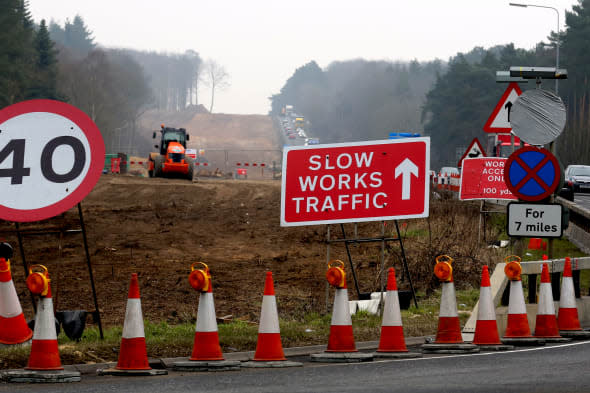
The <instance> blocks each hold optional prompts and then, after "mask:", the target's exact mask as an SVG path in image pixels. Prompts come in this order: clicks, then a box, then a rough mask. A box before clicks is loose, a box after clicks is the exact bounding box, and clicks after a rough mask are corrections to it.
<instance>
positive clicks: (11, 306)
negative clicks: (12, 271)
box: [0, 280, 23, 318]
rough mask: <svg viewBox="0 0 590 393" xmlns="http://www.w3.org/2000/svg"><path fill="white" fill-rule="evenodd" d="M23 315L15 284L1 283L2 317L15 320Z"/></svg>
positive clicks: (0, 312)
mask: <svg viewBox="0 0 590 393" xmlns="http://www.w3.org/2000/svg"><path fill="white" fill-rule="evenodd" d="M22 313H23V310H22V308H21V305H20V301H19V300H18V295H17V294H16V289H15V288H14V282H13V281H12V280H10V281H8V282H0V317H4V318H14V317H16V316H18V315H20V314H22Z"/></svg>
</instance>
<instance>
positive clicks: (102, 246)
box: [1, 175, 498, 326]
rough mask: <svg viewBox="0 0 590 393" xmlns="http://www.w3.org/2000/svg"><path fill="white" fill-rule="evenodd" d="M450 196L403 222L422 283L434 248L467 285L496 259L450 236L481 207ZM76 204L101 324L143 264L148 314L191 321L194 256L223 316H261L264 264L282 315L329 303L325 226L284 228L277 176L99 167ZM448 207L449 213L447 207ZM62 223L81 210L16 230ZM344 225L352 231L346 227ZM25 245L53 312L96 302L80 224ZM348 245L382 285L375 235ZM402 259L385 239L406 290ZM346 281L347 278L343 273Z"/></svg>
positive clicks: (116, 312)
mask: <svg viewBox="0 0 590 393" xmlns="http://www.w3.org/2000/svg"><path fill="white" fill-rule="evenodd" d="M456 204H457V202H455V201H450V200H449V201H441V202H438V203H435V204H434V205H433V212H435V214H433V215H432V219H430V220H427V219H421V220H412V221H408V222H400V228H401V230H402V234H403V235H405V244H404V245H405V248H406V254H407V257H408V261H409V265H410V272H411V274H412V278H413V280H414V283H415V285H416V287H417V289H419V290H421V291H423V292H424V291H427V290H428V289H429V288H432V287H433V285H434V284H435V283H434V280H433V278H432V270H431V267H432V265H433V259H432V258H433V256H436V255H438V254H441V253H448V254H451V255H454V256H455V257H456V258H457V259H458V260H459V261H465V258H468V261H469V263H461V262H459V263H458V264H457V269H456V271H455V277H456V278H455V280H456V281H457V282H458V283H459V285H460V286H461V285H463V286H464V285H471V284H472V283H473V284H475V283H476V282H477V276H478V272H479V271H481V270H480V268H481V265H482V264H484V263H491V264H493V263H495V261H496V260H498V258H497V257H494V254H495V252H493V251H490V250H486V249H485V248H483V249H481V250H480V249H479V248H476V247H475V246H474V245H473V244H472V242H471V241H470V240H465V239H461V240H462V242H460V241H459V239H457V236H461V234H462V235H463V236H466V233H467V232H471V233H477V229H476V225H473V224H471V223H470V222H476V223H477V220H476V219H475V220H473V218H474V215H475V218H476V217H477V216H476V214H477V209H476V208H474V209H473V210H469V209H460V208H458V206H455V207H454V208H453V206H454V205H456ZM82 206H83V214H84V219H85V225H86V230H87V231H88V242H89V251H90V258H91V262H92V267H93V272H94V278H95V283H96V290H97V293H98V302H99V305H100V311H101V317H102V320H103V323H104V324H105V326H113V325H121V324H122V322H123V319H124V314H125V304H126V300H127V288H128V285H129V279H130V275H131V273H133V272H137V273H138V274H139V279H140V286H141V294H142V305H143V310H144V316H145V318H146V319H148V320H150V321H155V322H157V321H167V322H169V323H175V322H185V321H189V320H194V318H195V317H196V307H197V293H195V292H194V291H193V290H192V288H191V287H190V286H189V284H188V280H187V277H188V274H189V271H190V265H191V264H192V263H193V262H196V261H202V262H205V263H206V264H208V265H209V267H210V269H211V273H212V276H213V284H214V291H215V307H216V311H217V314H218V315H219V316H223V315H232V316H233V318H239V319H243V320H248V321H257V320H258V316H259V312H260V303H261V297H262V291H263V287H264V277H265V272H266V271H267V270H271V271H272V272H273V275H274V279H275V287H276V292H277V297H278V299H279V305H280V309H279V314H280V315H281V317H283V318H285V319H300V318H303V317H304V315H305V314H306V313H309V312H323V311H324V310H325V290H326V284H325V271H326V244H325V239H326V227H325V226H305V227H290V228H284V227H280V225H279V212H280V182H279V181H270V180H268V181H266V180H264V181H255V180H233V179H227V180H226V179H205V180H201V179H199V180H197V181H195V182H189V181H187V180H183V179H163V178H151V179H150V178H143V177H133V176H118V175H103V176H102V178H101V179H100V180H99V182H98V184H97V185H96V187H95V188H94V190H93V191H92V192H91V193H90V194H89V195H88V197H87V198H86V199H85V200H84V201H83V203H82ZM445 211H446V212H447V213H448V214H452V215H453V217H449V216H448V215H447V216H445V215H444V214H445ZM437 212H438V213H437ZM431 214H432V213H431ZM453 222H454V223H456V224H457V225H461V226H463V227H464V229H463V230H461V231H458V233H459V234H455V235H453V234H451V233H450V231H449V227H448V225H451V227H450V228H453ZM429 226H430V228H431V231H432V234H431V236H430V237H429V236H428V227H429ZM60 228H61V229H76V228H80V225H79V220H78V212H77V209H71V210H69V211H68V212H66V213H65V214H63V215H61V216H59V217H56V218H53V219H50V220H47V221H45V222H37V223H30V224H21V230H23V231H36V232H39V231H41V232H43V231H47V230H56V229H57V230H59V229H60ZM1 229H3V230H5V231H7V230H8V231H9V230H11V229H12V230H13V229H14V224H11V223H7V222H4V223H2V226H1ZM346 230H347V232H348V235H352V230H353V228H352V225H347V226H346ZM386 230H387V234H388V235H391V234H393V233H392V230H394V226H393V225H392V222H388V223H387V224H386ZM339 232H340V227H339V226H332V236H341V234H340V233H339ZM447 232H449V233H447ZM379 233H380V224H379V223H366V224H363V225H360V226H359V235H362V236H377V235H379ZM4 237H5V239H6V240H7V241H9V242H10V243H11V244H13V245H14V247H15V256H14V258H13V261H12V270H13V276H14V281H15V284H16V288H17V291H18V294H19V297H20V299H21V301H22V303H23V306H24V309H25V314H26V315H27V316H28V317H32V315H33V310H32V308H31V301H30V297H29V294H28V291H27V289H26V286H25V280H24V271H23V267H22V260H21V257H20V253H19V252H18V247H17V239H16V236H15V234H13V233H6V232H5V233H4ZM471 237H472V238H473V236H471ZM429 242H430V243H429ZM435 242H436V243H435ZM453 243H454V244H453ZM457 244H459V245H457ZM469 247H473V249H472V250H469V249H467V248H469ZM23 248H24V252H25V257H26V261H27V263H28V264H34V263H41V264H44V265H46V266H47V268H48V269H49V271H50V273H51V278H52V287H53V294H54V303H55V308H56V310H73V309H74V310H75V309H85V310H93V302H92V295H91V287H90V282H89V275H88V271H87V267H86V263H85V253H84V247H83V239H82V235H81V234H80V233H65V234H64V235H63V236H60V235H59V234H57V233H49V234H44V235H42V234H26V232H25V236H24V237H23ZM351 253H352V256H353V258H354V260H355V264H356V268H357V273H358V276H359V282H360V289H361V292H370V291H375V290H378V288H379V271H380V244H379V243H374V244H372V245H371V244H365V245H362V246H361V245H359V246H351ZM430 254H432V255H430ZM331 256H332V257H333V258H338V259H342V260H345V261H346V251H345V248H344V246H342V245H336V246H332V248H331ZM400 257H401V253H400V248H399V245H396V244H394V243H388V246H387V248H386V260H385V262H386V265H387V266H391V265H393V266H396V268H397V271H398V276H399V277H400V280H399V281H400V286H401V289H408V288H409V287H408V282H407V280H404V278H403V276H402V264H401V258H400ZM349 281H350V283H349V285H352V281H351V276H350V273H349ZM351 292H352V290H351ZM353 296H354V294H353V295H352V296H351V297H353Z"/></svg>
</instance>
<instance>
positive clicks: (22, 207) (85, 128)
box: [0, 100, 105, 222]
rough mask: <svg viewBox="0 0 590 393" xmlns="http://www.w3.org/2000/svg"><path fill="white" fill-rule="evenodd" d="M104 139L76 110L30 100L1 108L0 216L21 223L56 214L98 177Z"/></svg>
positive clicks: (81, 193)
mask: <svg viewBox="0 0 590 393" xmlns="http://www.w3.org/2000/svg"><path fill="white" fill-rule="evenodd" d="M104 153H105V149H104V142H103V139H102V136H101V134H100V131H99V130H98V128H97V127H96V125H95V124H94V122H93V121H92V120H91V119H90V118H89V117H88V116H87V115H86V114H85V113H84V112H82V111H81V110H79V109H77V108H75V107H73V106H71V105H69V104H66V103H63V102H59V101H52V100H31V101H24V102H21V103H18V104H14V105H11V106H8V107H6V108H4V109H2V110H1V111H0V189H1V190H2V192H0V218H1V219H4V220H8V221H16V222H26V221H38V220H44V219H46V218H50V217H53V216H56V215H58V214H60V213H62V212H64V211H66V210H68V209H70V208H71V207H73V206H74V205H75V204H77V203H78V202H80V201H81V200H82V199H84V197H85V196H86V195H87V194H88V193H89V192H90V191H91V190H92V188H93V187H94V185H95V184H96V182H97V181H98V179H99V177H100V174H101V172H102V167H103V165H104Z"/></svg>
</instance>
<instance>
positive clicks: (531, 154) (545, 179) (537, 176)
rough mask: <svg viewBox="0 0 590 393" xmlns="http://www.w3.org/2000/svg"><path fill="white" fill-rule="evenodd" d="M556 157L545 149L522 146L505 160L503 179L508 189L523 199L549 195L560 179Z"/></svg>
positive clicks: (540, 198) (528, 199)
mask: <svg viewBox="0 0 590 393" xmlns="http://www.w3.org/2000/svg"><path fill="white" fill-rule="evenodd" d="M560 171H561V170H560V167H559V162H558V161H557V158H555V156H554V155H553V154H551V153H550V152H549V151H548V150H547V149H539V148H537V147H533V146H527V147H522V148H520V149H518V150H517V151H515V152H514V153H512V154H511V155H510V157H508V161H506V167H505V169H504V181H505V182H506V186H507V187H508V189H509V190H510V191H511V192H512V193H513V194H514V195H516V196H517V197H518V198H519V199H521V200H523V201H532V202H534V201H540V200H543V199H545V198H547V197H548V196H549V195H551V194H552V193H553V192H554V191H555V189H556V188H557V186H558V185H559V180H560Z"/></svg>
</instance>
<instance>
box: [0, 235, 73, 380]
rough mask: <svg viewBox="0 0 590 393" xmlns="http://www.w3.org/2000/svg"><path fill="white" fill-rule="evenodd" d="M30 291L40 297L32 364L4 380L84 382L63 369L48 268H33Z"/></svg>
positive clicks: (10, 372) (8, 373)
mask: <svg viewBox="0 0 590 393" xmlns="http://www.w3.org/2000/svg"><path fill="white" fill-rule="evenodd" d="M1 247H2V245H0V248H1ZM27 287H28V288H29V290H30V291H31V293H32V294H33V295H36V296H40V298H39V302H38V303H37V315H35V331H34V333H33V341H32V343H31V354H30V355H29V361H28V363H27V367H25V369H24V370H8V371H3V372H0V378H1V379H2V380H3V381H5V382H27V383H31V382H37V383H39V382H40V383H43V382H80V372H79V371H66V370H64V368H63V367H62V365H61V360H60V358H59V349H58V346H57V332H56V326H55V316H54V313H53V299H52V298H51V286H50V280H49V273H48V271H47V268H46V267H45V266H43V265H33V266H31V267H30V268H29V275H28V277H27Z"/></svg>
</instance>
